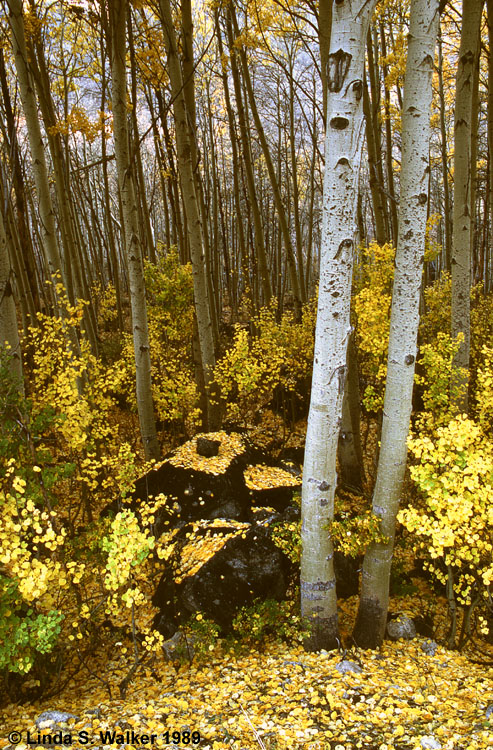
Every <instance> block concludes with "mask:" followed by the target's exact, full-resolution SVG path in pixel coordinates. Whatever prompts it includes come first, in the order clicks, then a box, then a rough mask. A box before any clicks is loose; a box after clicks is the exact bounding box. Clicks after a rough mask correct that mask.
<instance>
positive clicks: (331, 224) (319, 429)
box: [300, 0, 376, 650]
mask: <svg viewBox="0 0 493 750" xmlns="http://www.w3.org/2000/svg"><path fill="white" fill-rule="evenodd" d="M375 5H376V0H369V1H366V0H360V1H359V2H354V0H353V1H351V0H339V1H337V2H335V3H334V6H333V15H332V33H331V41H330V53H329V57H328V72H327V89H328V91H327V127H326V140H325V176H324V190H323V217H322V242H321V263H320V286H319V297H318V312H317V325H316V333H315V354H314V361H313V378H312V392H311V400H310V411H309V415H308V428H307V436H306V448H305V463H304V471H303V488H302V528H301V538H302V550H303V552H302V558H301V586H300V588H301V611H302V616H303V617H304V618H305V619H306V621H307V624H308V627H309V629H310V634H309V636H308V638H307V640H306V643H305V646H306V648H307V649H309V650H318V649H321V648H335V647H337V645H338V624H337V600H336V589H335V575H334V565H333V544H332V540H331V537H330V533H329V531H328V529H327V526H328V524H329V522H330V521H331V520H332V518H333V515H334V492H335V485H336V455H337V444H338V440H339V432H340V420H341V412H342V398H343V393H344V384H345V380H346V370H347V366H346V350H347V344H348V340H349V336H350V334H351V326H350V320H349V309H350V300H351V279H352V271H353V253H354V242H355V236H356V215H357V198H358V178H359V168H360V162H361V153H362V146H363V129H364V120H363V74H364V60H365V44H366V35H367V32H368V26H369V22H370V18H371V15H372V12H373V9H374V7H375Z"/></svg>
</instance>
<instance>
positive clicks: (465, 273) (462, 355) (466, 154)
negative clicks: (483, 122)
mask: <svg viewBox="0 0 493 750" xmlns="http://www.w3.org/2000/svg"><path fill="white" fill-rule="evenodd" d="M482 10H483V0H467V2H466V1H465V0H464V3H463V6H462V31H461V38H460V49H459V64H458V67H457V76H456V99H455V116H454V132H455V141H454V210H453V234H452V336H453V337H454V338H455V337H456V336H457V334H459V333H462V334H463V335H464V341H463V343H462V345H461V347H460V349H459V351H458V353H457V356H456V358H455V365H457V367H461V368H464V369H463V371H462V372H463V373H465V372H467V370H468V368H469V354H470V347H471V298H470V293H471V245H472V243H471V239H472V233H471V215H472V202H471V194H472V189H471V187H472V186H471V135H472V131H473V128H472V112H473V90H474V69H475V66H476V64H477V59H478V54H479V41H480V39H479V32H480V24H481V13H482ZM465 377H466V378H467V376H465ZM460 379H461V381H462V380H463V378H462V377H461V378H460ZM462 385H464V386H467V380H466V381H465V382H462ZM457 406H458V407H459V408H460V409H461V410H463V411H467V387H465V388H464V389H463V395H462V397H461V398H460V403H458V404H457Z"/></svg>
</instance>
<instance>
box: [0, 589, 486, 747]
mask: <svg viewBox="0 0 493 750" xmlns="http://www.w3.org/2000/svg"><path fill="white" fill-rule="evenodd" d="M435 604H436V605H443V604H444V602H438V601H435ZM356 607H357V597H352V598H351V599H348V600H346V601H345V602H341V606H340V612H339V614H340V627H341V635H342V637H343V638H345V637H346V638H348V636H349V633H350V627H351V623H352V622H353V621H354V615H355V610H356ZM441 609H442V606H440V610H441ZM390 610H391V611H392V612H394V613H397V612H402V613H405V614H408V615H409V616H414V617H417V616H419V615H422V614H423V600H422V598H421V596H418V597H417V596H416V594H413V595H409V596H404V597H402V596H401V597H398V598H395V599H393V600H392V601H391V607H390ZM445 627H446V625H445V621H443V622H441V623H439V625H438V630H439V631H440V628H442V635H443V634H444V630H443V629H444V628H445ZM439 636H440V632H438V633H437V638H438V639H439V640H440V638H439ZM423 642H424V639H423V638H422V637H418V638H416V639H415V640H412V641H398V642H390V641H385V642H384V645H383V647H382V648H381V649H380V650H378V651H363V650H361V649H354V648H352V649H349V650H348V651H347V652H341V653H335V652H330V653H329V652H323V651H322V652H320V653H313V654H309V653H305V652H304V651H303V648H302V646H301V645H299V646H297V645H294V646H293V645H291V646H290V645H287V644H285V643H279V642H277V641H276V640H275V639H274V638H271V639H267V640H266V641H264V643H263V644H261V645H260V646H258V645H257V646H256V647H254V646H252V647H251V648H247V647H245V646H243V647H242V649H241V650H240V651H237V652H236V653H233V652H232V651H230V650H228V649H227V647H226V643H225V642H223V641H218V643H217V644H216V646H214V648H213V650H211V651H210V652H209V654H208V655H207V657H206V658H205V659H204V658H203V659H202V660H201V661H197V662H196V661H195V660H194V661H192V662H191V663H190V662H187V663H183V662H182V663H181V664H180V663H178V662H175V663H171V662H166V661H163V660H159V661H158V660H156V662H155V663H154V664H152V665H149V666H148V667H146V668H144V669H142V670H141V671H139V672H138V673H137V674H136V675H135V677H134V679H133V681H132V682H131V683H130V685H129V688H128V691H127V694H126V697H125V699H122V698H121V697H117V696H118V687H117V686H118V683H119V682H120V681H121V678H122V676H123V675H124V674H125V672H126V671H128V668H129V666H130V665H131V658H130V657H131V644H130V643H128V644H127V645H126V646H125V645H124V644H122V643H115V644H113V651H112V652H110V654H108V653H106V654H104V655H103V654H102V653H100V654H99V656H98V657H96V658H95V659H94V661H92V662H89V663H87V667H88V668H87V669H82V670H81V671H80V672H79V673H78V674H76V675H74V676H73V678H72V679H71V680H70V682H69V683H68V684H67V685H66V686H65V688H64V690H63V692H61V693H60V694H58V695H57V696H56V697H55V698H51V699H48V700H44V701H40V702H33V703H30V704H23V705H18V704H12V705H10V706H7V707H6V709H5V710H4V711H3V713H2V714H1V715H0V728H1V732H0V748H1V750H4V749H5V748H9V747H11V744H10V742H9V740H8V739H7V737H8V734H9V732H12V731H14V730H15V731H18V732H20V733H21V737H20V742H19V743H18V744H17V750H27V748H28V747H35V746H36V745H35V744H27V742H26V740H30V741H31V743H32V742H33V738H34V739H37V737H38V730H37V729H36V727H35V724H34V721H35V719H36V718H37V717H39V715H40V714H41V713H42V712H43V711H48V710H60V711H66V712H69V713H72V714H75V715H76V716H77V717H79V718H78V719H73V720H71V721H72V722H73V725H72V726H67V727H66V728H65V729H64V732H65V734H67V733H68V734H70V739H71V741H72V742H73V744H74V746H75V747H84V746H88V747H93V748H101V749H102V748H104V749H105V750H106V749H107V748H108V749H111V750H114V748H116V747H120V748H122V747H125V748H127V747H128V748H130V747H140V746H143V745H144V744H146V743H145V740H144V737H143V735H144V734H147V735H152V734H154V735H157V739H154V740H153V741H151V742H150V744H148V746H152V747H155V748H157V749H159V750H160V749H161V748H165V747H174V746H178V747H186V746H187V745H188V746H196V747H200V748H203V750H206V749H207V750H223V749H224V750H225V749H226V748H230V750H243V749H245V750H246V749H247V748H248V749H250V748H265V750H287V749H288V748H290V749H295V750H296V749H297V748H306V749H307V750H356V748H362V749H363V750H377V749H378V750H391V748H394V749H395V750H414V748H437V749H438V748H441V749H442V750H486V749H487V748H491V747H493V708H490V710H488V708H489V706H491V705H492V704H493V669H492V664H493V648H492V647H491V646H490V647H488V646H487V645H486V644H485V643H484V642H481V643H480V644H479V645H480V647H481V651H478V650H477V648H476V649H475V650H474V652H473V651H469V652H467V650H466V651H465V652H463V653H458V652H456V651H450V650H447V649H446V648H444V647H442V646H438V648H437V650H436V653H435V655H434V656H431V655H428V654H426V653H425V652H424V651H423V650H422V648H421V646H422V644H423ZM127 646H128V649H127ZM127 657H129V658H128V661H127ZM343 659H346V660H350V661H352V662H354V663H357V664H359V666H360V667H361V668H362V671H361V672H359V673H355V672H350V673H346V674H341V673H340V672H339V671H338V670H337V669H336V665H337V664H338V663H339V662H341V661H342V660H343ZM108 688H109V691H108ZM110 693H111V695H110ZM28 730H29V731H30V735H28V734H27V732H28ZM84 731H85V732H86V734H81V735H79V732H84ZM132 731H133V732H134V735H133V736H132V734H131V733H132ZM44 732H45V733H49V732H50V730H49V729H45V730H44ZM51 732H52V733H53V730H51ZM106 732H110V735H106V739H105V733H106ZM112 732H116V735H115V737H114V738H113V737H111V733H112ZM126 732H129V733H130V734H129V735H126V734H125V733H126ZM166 732H167V733H168V735H166V734H165V733H166ZM173 732H175V733H178V734H175V735H173ZM187 732H188V733H192V734H187ZM194 732H195V733H198V734H193V733H194ZM100 733H102V736H101V734H100ZM121 733H124V737H120V738H119V737H118V734H121ZM41 734H43V730H42V731H41ZM199 735H200V739H199ZM54 739H55V738H53V740H54ZM86 739H88V742H87V743H86V744H84V740H86ZM173 740H179V741H178V742H176V744H175V743H174V742H173ZM41 742H42V746H43V747H46V746H47V745H46V742H47V741H46V739H45V741H44V742H43V741H42V739H41Z"/></svg>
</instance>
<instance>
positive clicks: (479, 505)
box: [398, 416, 493, 605]
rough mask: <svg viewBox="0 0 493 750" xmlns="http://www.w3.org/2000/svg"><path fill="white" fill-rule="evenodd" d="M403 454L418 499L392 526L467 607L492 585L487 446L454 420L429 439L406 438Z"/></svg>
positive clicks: (479, 433) (473, 427) (491, 455)
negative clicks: (407, 535) (410, 539)
mask: <svg viewBox="0 0 493 750" xmlns="http://www.w3.org/2000/svg"><path fill="white" fill-rule="evenodd" d="M409 449H410V451H411V454H412V455H413V456H414V458H415V459H416V460H417V463H416V464H415V465H413V466H411V468H410V472H411V477H412V479H413V481H414V483H415V485H416V487H417V489H418V490H419V496H418V500H417V501H416V504H415V505H414V506H410V507H408V508H405V509H403V510H401V511H400V512H399V515H398V520H399V521H400V522H401V523H402V524H404V526H405V527H406V528H407V529H408V531H410V532H412V534H413V536H414V538H415V545H416V549H417V550H419V551H421V552H424V553H425V555H426V557H427V560H428V563H427V566H428V568H429V569H430V570H431V571H432V573H433V575H434V576H436V578H437V579H438V580H440V581H441V582H442V583H444V584H445V583H446V582H447V577H448V575H447V573H445V572H444V568H443V566H442V565H440V564H438V562H437V561H438V560H440V561H441V562H442V563H443V565H444V566H445V568H448V569H449V570H450V572H451V574H452V575H453V581H454V594H455V597H456V598H457V601H458V602H459V603H460V604H463V605H469V604H471V602H472V601H473V600H474V599H475V597H476V596H477V594H478V592H479V593H485V591H486V589H487V588H488V586H489V585H490V584H491V582H492V581H493V556H492V550H493V544H492V542H493V538H492V528H493V505H492V504H491V496H492V491H493V443H492V442H491V441H490V440H488V438H487V437H486V435H485V434H484V432H483V430H482V428H481V426H480V425H478V424H477V423H475V422H473V421H472V420H471V419H469V418H468V417H466V416H458V417H456V418H455V419H452V420H451V421H450V422H449V423H448V424H446V425H442V426H440V427H438V428H437V430H436V432H435V434H434V435H433V436H432V437H431V438H430V437H413V438H410V440H409Z"/></svg>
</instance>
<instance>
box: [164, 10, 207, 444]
mask: <svg viewBox="0 0 493 750" xmlns="http://www.w3.org/2000/svg"><path fill="white" fill-rule="evenodd" d="M160 9H161V21H162V24H163V31H164V41H165V46H166V52H167V56H168V74H169V79H170V84H171V91H172V96H173V112H174V117H175V125H176V149H177V160H178V169H179V172H180V182H181V188H182V196H183V204H184V207H185V212H186V217H187V227H188V238H189V244H190V256H191V260H192V269H193V283H194V298H195V311H196V316H197V328H198V337H199V343H200V355H201V360H202V367H203V371H204V383H205V386H206V388H207V389H208V393H207V426H208V428H209V429H211V430H213V429H216V427H217V426H218V425H219V409H218V404H217V403H216V400H217V399H216V398H215V394H214V393H213V392H212V389H213V370H214V365H215V352H214V336H213V330H212V319H211V310H210V302H209V295H208V284H207V274H206V266H205V255H204V227H203V225H202V221H201V215H200V207H199V201H198V198H197V192H196V184H195V178H194V173H193V162H192V155H193V153H194V151H193V147H192V144H191V139H192V138H193V131H192V130H191V127H190V123H189V119H188V112H187V106H186V101H185V96H184V89H183V86H184V83H183V76H182V71H181V65H180V60H179V58H178V47H177V41H176V34H175V28H174V25H173V19H172V15H171V6H170V3H169V0H160ZM204 416H205V415H204Z"/></svg>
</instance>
